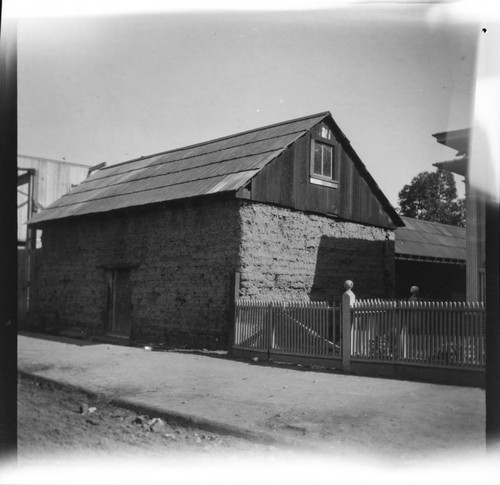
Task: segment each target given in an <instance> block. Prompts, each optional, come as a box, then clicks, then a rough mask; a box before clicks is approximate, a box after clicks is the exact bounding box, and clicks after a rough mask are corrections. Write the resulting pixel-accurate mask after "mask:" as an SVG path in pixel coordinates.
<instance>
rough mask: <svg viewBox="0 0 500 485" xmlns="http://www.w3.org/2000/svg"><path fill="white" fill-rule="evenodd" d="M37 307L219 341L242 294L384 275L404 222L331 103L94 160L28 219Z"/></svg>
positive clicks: (98, 327) (375, 282)
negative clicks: (37, 245) (236, 279)
mask: <svg viewBox="0 0 500 485" xmlns="http://www.w3.org/2000/svg"><path fill="white" fill-rule="evenodd" d="M30 224H31V227H33V228H36V229H41V230H42V231H43V258H42V259H41V261H40V267H39V281H40V284H39V285H38V290H39V293H38V313H39V315H40V319H41V320H43V321H45V322H47V325H49V324H50V325H52V324H54V323H53V322H57V327H58V328H67V327H69V326H75V327H79V328H85V329H86V330H85V331H90V332H92V333H95V334H102V333H107V334H112V335H116V334H120V335H122V336H124V337H132V338H136V339H139V338H147V339H152V338H155V339H157V340H160V339H161V340H163V341H168V342H169V343H171V344H172V345H174V343H175V344H183V345H190V346H197V345H203V346H204V347H205V348H207V347H225V346H226V345H227V342H228V334H229V330H228V327H229V325H228V319H229V316H230V305H231V303H230V291H229V282H230V278H231V275H233V274H234V273H235V272H237V273H239V274H240V275H241V280H240V283H241V284H240V288H239V291H240V294H241V296H246V297H248V298H255V299H257V298H259V297H262V296H263V295H267V296H270V295H272V296H273V297H276V298H280V297H281V298H285V299H292V298H295V297H296V298H299V299H302V300H315V299H320V298H321V297H322V296H323V295H327V294H330V295H335V294H339V295H340V292H341V290H340V288H341V285H342V281H343V279H344V278H345V276H344V274H345V273H346V272H347V271H349V273H350V274H355V275H356V276H357V277H358V278H359V279H360V281H361V280H362V281H363V282H364V283H363V284H365V285H366V288H365V291H364V292H365V294H370V295H371V296H373V297H376V296H389V295H390V294H391V292H392V291H393V285H394V275H393V273H394V257H393V256H394V229H395V228H396V227H397V226H401V225H402V224H403V223H402V221H401V219H400V217H399V216H398V214H397V213H396V212H395V210H394V208H393V207H392V206H391V204H390V203H389V202H388V200H387V198H386V197H385V196H384V194H383V193H382V192H381V190H380V189H379V187H378V185H377V184H376V183H375V181H374V180H373V178H372V177H371V175H370V174H369V173H368V170H367V169H366V166H365V165H364V163H363V162H362V161H361V160H360V158H359V157H358V155H357V154H356V152H355V151H354V149H353V148H352V147H351V145H350V143H349V141H348V139H347V138H346V137H345V135H344V134H343V133H342V131H341V130H340V128H339V127H338V125H337V124H336V123H335V121H334V120H333V118H332V116H331V114H330V113H329V112H324V113H319V114H314V115H311V116H306V117H303V118H298V119H294V120H290V121H285V122H282V123H277V124H274V125H270V126H265V127H261V128H257V129H254V130H250V131H246V132H243V133H238V134H235V135H230V136H227V137H224V138H219V139H216V140H211V141H207V142H204V143H199V144H196V145H192V146H188V147H184V148H180V149H176V150H171V151H167V152H164V153H158V154H154V155H151V156H148V157H142V158H140V159H135V160H131V161H128V162H124V163H121V164H118V165H113V166H109V167H105V168H103V169H102V170H99V171H97V172H96V173H94V174H92V175H91V176H90V177H88V178H87V179H86V180H85V181H84V182H83V183H81V184H80V185H79V186H78V187H76V188H74V189H72V190H71V191H69V192H68V193H67V194H65V195H64V196H63V197H61V198H60V199H59V200H57V201H55V202H54V203H53V204H51V205H50V206H49V207H47V208H46V209H45V210H43V211H41V212H40V213H39V214H37V215H36V216H35V217H34V218H33V219H32V220H31V221H30Z"/></svg>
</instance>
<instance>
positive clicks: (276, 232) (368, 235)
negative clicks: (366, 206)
mask: <svg viewBox="0 0 500 485" xmlns="http://www.w3.org/2000/svg"><path fill="white" fill-rule="evenodd" d="M240 213H241V217H242V247H241V289H240V296H241V297H245V298H246V297H248V298H254V299H300V300H309V299H310V300H327V301H331V300H341V296H342V292H343V291H344V289H343V282H344V281H345V280H346V279H351V280H353V281H354V284H355V286H354V289H353V291H354V293H355V294H356V295H357V296H358V297H359V298H384V297H385V298H387V297H390V296H393V294H394V232H393V231H391V230H387V229H382V228H378V227H372V226H364V225H361V224H356V223H352V222H341V221H338V220H334V219H332V218H329V217H326V216H321V215H317V214H311V213H304V212H300V211H294V210H289V209H286V208H283V207H278V206H272V205H264V204H255V203H253V204H250V203H243V204H242V207H241V212H240Z"/></svg>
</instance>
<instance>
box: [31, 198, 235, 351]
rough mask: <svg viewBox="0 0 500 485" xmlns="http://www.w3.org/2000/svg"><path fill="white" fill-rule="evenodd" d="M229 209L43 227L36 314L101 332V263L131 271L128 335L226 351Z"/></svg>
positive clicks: (160, 211)
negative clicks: (130, 323) (126, 267)
mask: <svg viewBox="0 0 500 485" xmlns="http://www.w3.org/2000/svg"><path fill="white" fill-rule="evenodd" d="M239 230H240V226H239V217H238V203H237V202H236V201H234V200H233V201H221V200H219V201H211V202H207V201H205V203H204V204H194V203H192V204H186V203H185V204H183V205H178V206H177V207H175V208H173V207H164V208H157V209H153V208H149V209H147V210H146V209H144V210H142V211H134V212H130V211H128V212H124V213H115V214H111V213H110V214H106V215H96V216H92V217H86V218H79V219H77V220H71V219H68V220H67V221H65V222H60V223H58V224H54V223H52V224H50V225H47V227H46V228H45V230H44V231H43V249H42V251H41V255H40V257H39V258H38V285H37V287H38V292H39V293H38V298H37V314H38V315H39V316H40V319H41V322H42V323H43V325H44V326H45V327H46V328H47V327H54V329H57V328H59V329H65V328H71V327H82V328H84V329H87V330H88V331H89V333H91V334H92V333H93V334H96V333H97V334H104V333H105V330H106V324H107V315H108V314H107V299H108V296H107V279H106V278H107V274H106V273H107V272H108V273H109V269H108V270H106V268H104V267H103V265H104V266H106V265H108V266H109V265H116V264H131V265H135V267H133V268H131V269H130V285H131V298H132V306H133V308H132V313H131V316H132V337H133V338H134V339H139V340H146V341H151V342H158V343H159V342H164V343H165V344H166V345H168V346H176V345H187V346H195V347H200V348H225V346H226V339H227V325H228V312H229V294H230V292H229V280H230V275H231V273H234V272H235V271H236V270H237V266H238V263H237V262H238V241H239Z"/></svg>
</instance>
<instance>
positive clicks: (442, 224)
mask: <svg viewBox="0 0 500 485" xmlns="http://www.w3.org/2000/svg"><path fill="white" fill-rule="evenodd" d="M399 217H401V219H411V220H412V221H417V222H423V223H424V224H439V225H440V226H449V227H455V228H457V229H464V230H465V227H462V226H455V225H454V224H447V223H446V222H437V221H426V220H424V219H417V218H416V217H410V216H403V215H400V216H399Z"/></svg>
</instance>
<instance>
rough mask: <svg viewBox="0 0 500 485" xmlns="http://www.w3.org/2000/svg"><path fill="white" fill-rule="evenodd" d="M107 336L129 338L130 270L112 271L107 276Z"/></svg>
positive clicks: (130, 306) (130, 307)
mask: <svg viewBox="0 0 500 485" xmlns="http://www.w3.org/2000/svg"><path fill="white" fill-rule="evenodd" d="M108 281H109V303H108V315H109V323H108V334H110V335H116V336H121V337H129V336H130V314H131V311H132V299H131V294H130V270H129V269H113V270H111V271H110V275H109V280H108Z"/></svg>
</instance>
